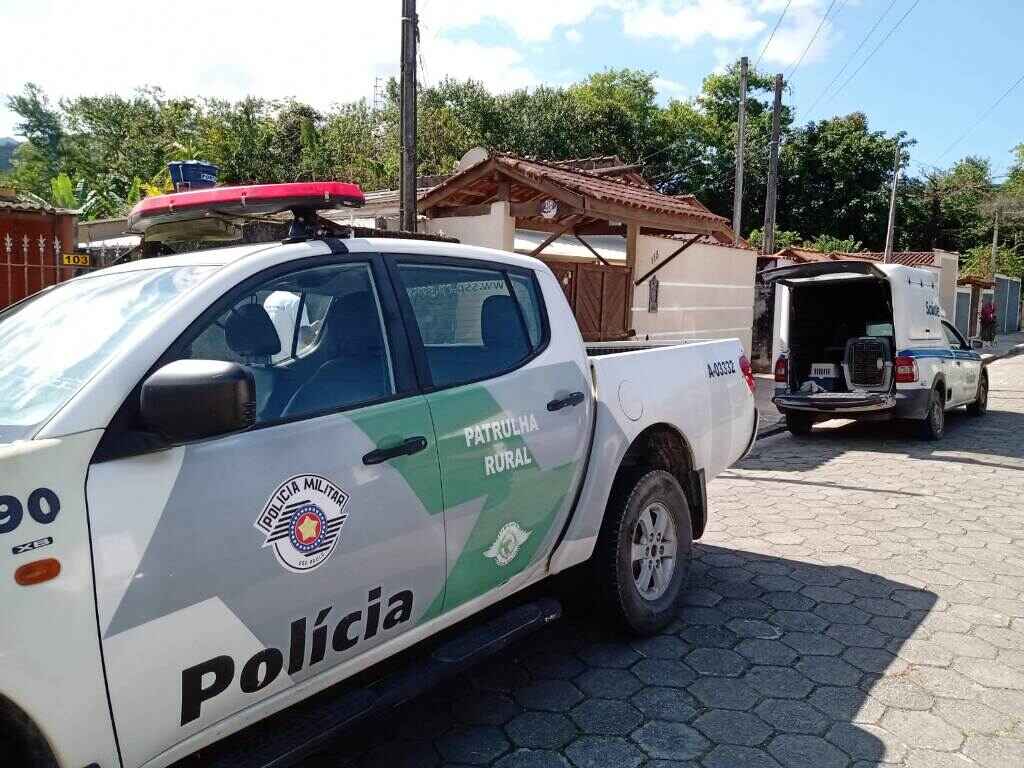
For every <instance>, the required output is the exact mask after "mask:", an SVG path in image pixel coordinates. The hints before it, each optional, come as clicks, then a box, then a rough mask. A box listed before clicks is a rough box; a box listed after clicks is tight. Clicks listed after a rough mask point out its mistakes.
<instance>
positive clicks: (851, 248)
mask: <svg viewBox="0 0 1024 768" xmlns="http://www.w3.org/2000/svg"><path fill="white" fill-rule="evenodd" d="M862 245H863V243H861V241H860V240H854V239H853V238H852V237H847V238H839V237H836V236H834V235H818V236H817V237H816V238H814V239H813V240H805V241H804V244H803V247H804V248H806V249H807V250H809V251H818V252H819V253H856V252H857V251H860V250H862V247H861V246H862Z"/></svg>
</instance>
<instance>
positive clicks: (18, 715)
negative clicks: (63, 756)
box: [0, 693, 57, 768]
mask: <svg viewBox="0 0 1024 768" xmlns="http://www.w3.org/2000/svg"><path fill="white" fill-rule="evenodd" d="M0 753H2V754H4V755H5V756H10V757H12V758H13V762H12V763H11V764H12V765H17V766H25V768H56V766H57V760H56V758H55V757H54V754H53V750H52V749H51V748H50V743H49V741H47V739H46V737H45V736H44V735H43V732H42V731H41V730H40V729H39V726H37V725H36V724H35V722H34V721H33V720H32V718H31V717H30V716H29V715H28V713H27V712H25V710H23V709H22V708H21V707H19V706H18V705H17V704H15V703H14V702H13V701H11V700H10V699H9V698H7V697H6V696H4V695H3V694H2V693H0Z"/></svg>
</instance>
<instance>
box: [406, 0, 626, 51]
mask: <svg viewBox="0 0 1024 768" xmlns="http://www.w3.org/2000/svg"><path fill="white" fill-rule="evenodd" d="M619 5H621V0H555V1H554V2H552V0H503V1H501V2H495V1H494V0H489V1H488V2H483V1H482V0H432V1H431V2H430V3H429V4H423V3H421V6H423V7H421V8H420V18H422V19H424V20H425V21H429V20H430V19H434V23H436V24H437V26H438V27H439V28H440V29H445V30H460V29H468V28H470V27H475V26H476V25H478V24H480V23H481V22H482V21H487V20H490V21H495V22H498V23H499V24H501V25H503V26H506V27H508V28H509V29H510V30H511V31H512V33H513V34H514V35H515V36H516V37H517V38H518V39H520V40H523V41H525V42H543V41H545V40H550V39H551V35H552V33H553V32H554V31H555V29H556V28H558V27H567V26H574V25H576V24H580V23H581V22H583V21H586V20H587V19H588V18H589V17H590V15H591V14H593V13H594V12H595V11H596V10H598V9H599V8H607V7H617V6H619Z"/></svg>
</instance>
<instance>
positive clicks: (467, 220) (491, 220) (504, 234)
mask: <svg viewBox="0 0 1024 768" xmlns="http://www.w3.org/2000/svg"><path fill="white" fill-rule="evenodd" d="M424 224H425V227H426V231H427V232H428V233H429V234H432V235H446V236H447V237H455V238H458V241H459V242H460V243H462V244H463V245H478V246H482V247H484V248H497V249H498V250H500V251H512V250H514V249H515V231H516V220H515V219H514V218H513V217H512V216H510V215H509V207H508V203H491V212H490V213H489V214H486V215H484V216H452V217H450V218H444V219H427V221H426V222H424Z"/></svg>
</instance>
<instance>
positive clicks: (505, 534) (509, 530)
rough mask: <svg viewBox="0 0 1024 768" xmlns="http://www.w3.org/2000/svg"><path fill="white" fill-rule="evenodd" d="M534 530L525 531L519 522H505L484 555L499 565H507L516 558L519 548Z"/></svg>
mask: <svg viewBox="0 0 1024 768" xmlns="http://www.w3.org/2000/svg"><path fill="white" fill-rule="evenodd" d="M531 533H532V531H524V530H523V528H522V527H521V526H520V525H519V523H517V522H514V521H513V522H511V523H505V525H503V526H502V527H501V530H500V531H498V538H496V539H495V540H494V543H493V544H491V546H490V549H488V550H487V551H486V552H484V557H489V558H491V559H493V560H494V562H496V563H497V564H498V565H501V566H505V565H508V564H509V563H511V562H512V561H513V560H515V559H516V555H518V554H519V548H520V547H521V546H523V544H525V543H526V540H527V539H528V538H530V534H531Z"/></svg>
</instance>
